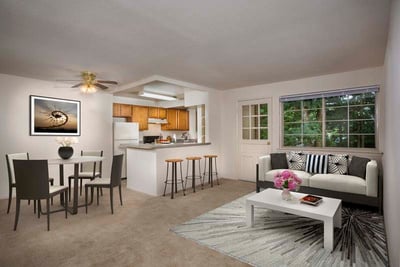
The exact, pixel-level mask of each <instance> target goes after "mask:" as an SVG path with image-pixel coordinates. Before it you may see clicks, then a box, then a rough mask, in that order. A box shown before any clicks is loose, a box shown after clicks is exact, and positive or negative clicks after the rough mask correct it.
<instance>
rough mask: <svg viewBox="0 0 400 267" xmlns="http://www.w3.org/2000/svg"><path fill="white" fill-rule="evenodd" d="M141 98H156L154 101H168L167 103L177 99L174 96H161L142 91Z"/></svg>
mask: <svg viewBox="0 0 400 267" xmlns="http://www.w3.org/2000/svg"><path fill="white" fill-rule="evenodd" d="M139 96H143V97H147V98H154V99H159V100H167V101H173V100H176V97H174V96H167V95H160V94H156V93H149V92H145V91H140V92H139Z"/></svg>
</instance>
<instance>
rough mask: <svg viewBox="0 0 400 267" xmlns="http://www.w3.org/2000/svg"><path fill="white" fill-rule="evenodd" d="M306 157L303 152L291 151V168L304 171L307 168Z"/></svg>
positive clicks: (289, 160)
mask: <svg viewBox="0 0 400 267" xmlns="http://www.w3.org/2000/svg"><path fill="white" fill-rule="evenodd" d="M306 157H307V155H306V154H304V153H303V152H297V151H290V152H289V153H288V155H287V160H288V165H289V169H291V170H298V171H304V170H305V169H306Z"/></svg>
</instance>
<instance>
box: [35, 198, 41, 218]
mask: <svg viewBox="0 0 400 267" xmlns="http://www.w3.org/2000/svg"><path fill="white" fill-rule="evenodd" d="M36 201H37V203H38V214H37V216H38V219H40V213H41V212H42V203H41V202H40V199H38V200H36Z"/></svg>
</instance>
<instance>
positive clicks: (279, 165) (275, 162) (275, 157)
mask: <svg viewBox="0 0 400 267" xmlns="http://www.w3.org/2000/svg"><path fill="white" fill-rule="evenodd" d="M271 168H272V169H273V170H275V169H288V168H289V166H288V163H287V158H286V153H271Z"/></svg>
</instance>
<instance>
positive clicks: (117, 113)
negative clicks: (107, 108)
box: [113, 103, 132, 118]
mask: <svg viewBox="0 0 400 267" xmlns="http://www.w3.org/2000/svg"><path fill="white" fill-rule="evenodd" d="M131 116H132V106H131V105H128V104H119V103H113V117H125V118H129V117H131Z"/></svg>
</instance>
